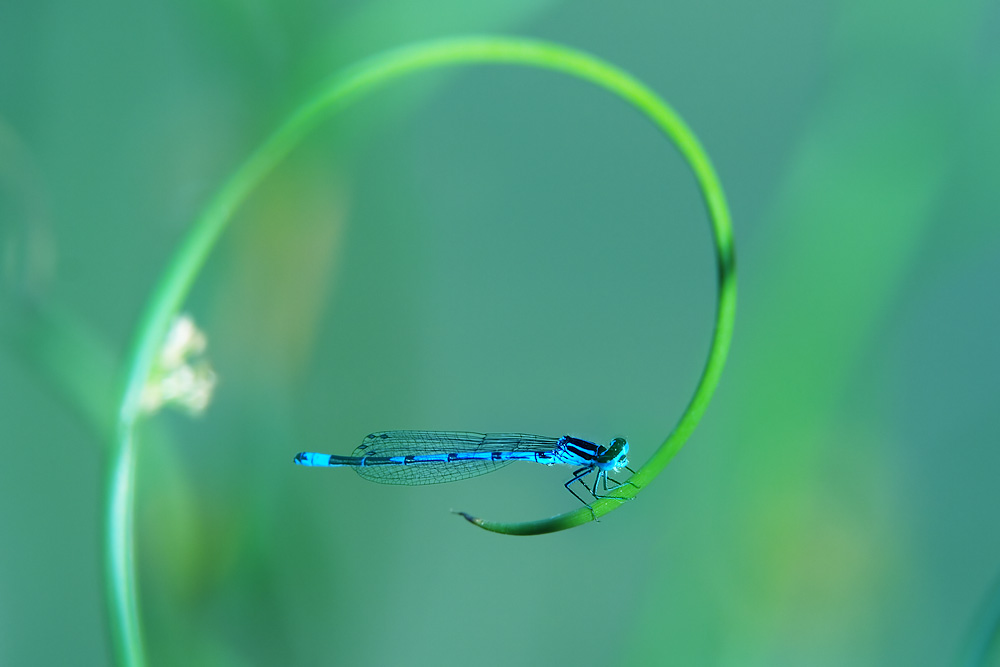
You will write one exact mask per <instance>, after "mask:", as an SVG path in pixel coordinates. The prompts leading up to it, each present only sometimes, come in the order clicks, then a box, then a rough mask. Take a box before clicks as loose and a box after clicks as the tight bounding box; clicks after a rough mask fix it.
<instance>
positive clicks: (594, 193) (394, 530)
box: [0, 0, 1000, 665]
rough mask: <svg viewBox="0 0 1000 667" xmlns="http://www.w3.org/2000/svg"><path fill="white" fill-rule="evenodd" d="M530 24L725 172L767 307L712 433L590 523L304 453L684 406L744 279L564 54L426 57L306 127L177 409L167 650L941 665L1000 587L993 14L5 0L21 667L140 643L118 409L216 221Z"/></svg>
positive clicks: (756, 313) (511, 497)
mask: <svg viewBox="0 0 1000 667" xmlns="http://www.w3.org/2000/svg"><path fill="white" fill-rule="evenodd" d="M470 32H502V33H509V34H518V35H524V36H530V37H537V38H542V39H547V40H554V41H558V42H561V43H565V44H567V45H570V46H573V47H577V48H581V49H583V50H586V51H589V52H591V53H593V54H595V55H597V56H599V57H601V58H604V59H606V60H608V61H610V62H612V63H614V64H616V65H619V66H621V67H623V68H624V69H626V70H628V71H630V72H631V73H632V74H634V75H636V76H637V77H639V78H640V79H642V80H643V81H644V82H646V83H647V84H649V85H650V86H651V87H652V88H653V89H654V90H656V91H658V92H659V93H660V94H661V95H662V96H663V97H664V98H665V99H666V100H667V101H668V102H669V103H671V104H672V105H673V106H674V107H675V108H676V109H677V110H678V111H679V112H680V113H681V114H682V115H683V116H684V117H685V118H686V120H687V121H688V122H689V124H690V125H691V126H692V128H693V129H694V130H695V132H696V133H698V135H699V137H700V138H701V140H702V141H703V143H704V145H705V147H706V148H707V150H708V152H709V154H710V155H711V157H712V159H713V161H714V163H715V165H716V168H717V170H718V172H719V175H720V177H721V179H722V182H723V185H724V186H725V188H726V191H727V196H728V198H729V202H730V206H731V208H732V212H733V218H734V224H735V231H736V240H737V254H738V261H739V279H740V301H739V308H738V316H737V326H736V334H735V339H734V346H733V349H732V352H731V356H730V363H729V366H728V367H727V369H726V372H725V373H724V375H723V380H722V384H721V386H720V389H719V391H718V393H717V394H716V398H715V400H714V401H713V404H712V405H711V406H710V408H709V410H708V413H707V415H706V417H705V419H704V421H703V422H702V425H701V427H700V428H699V429H698V431H697V432H696V433H695V435H694V437H693V438H692V439H691V440H690V442H689V443H688V445H687V447H686V448H685V449H684V450H683V452H682V453H681V455H680V456H679V457H678V458H677V459H676V460H675V461H674V462H673V464H672V465H671V466H670V467H669V468H668V469H667V470H666V472H665V473H664V474H663V475H661V476H660V478H658V479H657V481H656V483H654V484H653V485H651V486H650V487H649V488H647V489H646V490H645V491H644V492H643V493H642V494H640V496H639V498H638V499H637V500H635V501H634V502H632V503H629V504H628V505H627V506H625V507H623V508H622V509H621V510H619V511H616V512H613V513H612V514H610V515H608V516H607V517H606V518H604V519H603V520H602V521H601V522H600V523H597V524H588V525H585V526H583V527H580V528H577V529H574V530H570V531H566V532H562V533H558V534H554V535H548V536H541V537H532V538H513V537H504V536H497V535H493V534H488V533H486V532H483V531H480V530H477V529H475V528H473V527H471V526H469V525H468V524H466V523H465V522H463V521H462V520H461V519H460V518H458V517H456V516H455V515H453V514H450V513H449V510H451V509H461V510H467V511H470V512H472V513H474V514H477V515H479V516H483V517H486V518H490V519H496V520H527V519H534V518H540V517H543V516H548V515H550V514H555V513H558V512H561V511H565V510H568V509H572V508H573V506H574V503H575V502H576V501H575V500H574V499H573V498H572V497H570V496H569V494H567V493H566V492H565V491H564V490H563V489H562V481H564V480H565V479H566V476H565V474H563V473H565V472H566V471H563V470H558V469H548V468H541V467H533V466H527V465H525V466H517V465H515V466H511V467H509V468H506V469H505V470H503V471H501V472H499V473H497V474H495V475H490V476H487V477H481V478H477V479H476V480H474V481H467V482H461V483H456V484H452V485H442V486H436V487H423V488H407V487H386V486H380V485H376V484H371V483H369V482H366V481H364V480H362V479H360V478H358V477H357V476H356V475H353V474H351V473H350V472H348V471H342V470H307V469H302V468H297V467H295V466H293V465H292V464H291V458H292V456H293V455H294V453H295V452H297V451H299V450H300V449H312V450H316V451H325V452H330V453H341V454H344V453H349V452H350V451H351V450H352V449H353V448H354V447H355V446H356V445H357V444H358V443H359V442H360V441H361V439H362V438H363V437H364V435H365V434H367V433H368V432H370V431H373V430H382V429H396V428H418V429H453V430H475V431H526V432H538V433H543V434H552V435H559V434H562V433H565V432H571V433H574V434H577V435H580V436H583V437H588V438H590V439H594V440H599V441H607V440H609V439H610V438H612V437H615V436H617V435H626V436H628V438H629V440H630V442H631V443H632V450H633V452H634V456H633V457H632V459H633V461H635V462H637V463H640V464H641V463H642V462H644V461H645V459H646V458H647V457H648V456H649V454H651V453H652V451H654V450H655V448H656V447H657V445H658V444H659V443H660V442H661V441H662V439H663V438H664V437H665V436H666V434H667V433H668V432H669V430H670V429H671V428H672V426H673V425H674V423H675V421H676V419H677V418H678V416H679V415H680V413H681V411H682V409H683V407H684V405H685V403H686V401H687V400H688V398H689V396H690V394H691V391H692V390H693V387H694V384H695V381H696V379H697V377H698V374H699V372H700V369H701V365H702V363H703V360H704V357H705V354H706V351H707V348H708V337H709V334H710V331H711V325H712V309H713V306H714V299H715V296H714V282H713V281H714V275H715V273H714V271H715V270H714V266H713V260H712V248H711V239H710V235H709V231H708V224H707V220H706V215H705V212H704V210H703V206H702V204H701V201H700V195H699V193H698V191H697V188H696V187H695V184H694V181H693V178H692V177H691V175H690V173H689V170H688V168H687V166H686V165H685V164H684V162H683V161H682V160H681V159H680V158H679V157H678V155H677V154H676V152H675V151H674V150H673V148H672V147H671V146H670V145H669V143H668V142H667V141H666V140H665V139H664V138H663V137H662V136H661V135H659V134H658V132H657V131H655V130H654V129H653V128H652V127H651V125H650V124H649V123H648V121H646V120H645V119H644V118H641V117H640V116H639V115H638V114H636V113H635V111H634V110H632V109H630V108H627V107H626V106H625V105H623V104H622V103H621V102H620V101H619V100H617V99H615V98H612V97H611V96H610V95H608V94H607V93H604V92H602V91H599V90H597V89H596V88H594V87H592V86H589V85H587V84H584V83H582V82H579V81H576V80H571V79H569V78H567V77H565V76H560V75H557V74H553V73H550V72H541V71H536V70H528V69H524V68H514V67H486V66H479V67H469V68H463V69H461V70H453V71H449V72H447V73H437V74H422V75H417V76H414V77H411V78H409V79H407V80H405V81H404V82H402V83H400V84H398V85H394V86H391V87H389V88H388V89H386V90H384V91H381V92H379V93H377V94H375V95H372V96H370V97H367V98H365V99H364V100H363V101H361V102H359V103H358V104H355V105H353V106H352V107H351V108H350V109H348V110H347V111H346V112H344V113H342V114H340V115H338V116H336V117H335V118H334V119H333V120H331V121H330V122H328V123H326V124H325V125H324V126H323V128H322V129H321V130H320V131H319V132H316V133H314V134H312V135H311V136H310V137H308V139H307V141H306V142H305V144H304V146H303V147H302V148H301V149H299V150H297V151H296V152H295V153H293V154H292V156H291V157H290V158H289V159H288V160H286V161H285V162H284V163H283V164H282V166H281V167H280V168H279V169H278V170H277V171H276V172H275V173H273V174H272V175H271V176H270V177H269V178H268V179H267V180H266V181H265V184H264V186H263V187H262V188H260V189H259V190H257V191H256V192H255V193H254V195H253V196H252V198H251V200H250V201H249V202H248V204H247V205H246V206H244V207H243V208H242V209H241V210H240V211H239V213H238V214H237V217H236V219H235V220H234V224H233V226H232V228H231V229H230V231H229V232H227V233H226V235H225V236H224V237H223V239H222V241H221V244H220V246H219V248H218V251H217V252H216V253H215V254H214V255H213V256H212V257H211V259H210V261H209V264H208V266H207V268H206V270H205V271H204V273H203V274H202V276H201V278H200V280H199V282H198V283H197V285H196V286H195V290H194V293H193V296H192V298H191V299H190V301H189V303H188V304H187V307H186V311H187V312H188V313H190V314H191V315H192V316H193V317H194V319H195V320H196V322H197V323H198V325H199V326H200V327H201V328H202V329H203V330H204V331H205V333H206V335H207V339H208V354H207V356H208V358H209V359H210V361H211V363H212V365H213V367H214V369H215V371H216V373H217V374H218V380H219V381H218V386H217V388H216V391H215V394H214V399H213V401H212V404H211V405H210V407H209V409H208V410H207V411H206V412H205V414H203V415H202V416H200V417H197V418H192V417H190V416H188V415H186V414H184V413H182V412H179V411H171V410H165V411H163V412H161V413H160V414H158V415H156V416H155V417H153V418H151V419H149V420H147V421H146V422H144V425H143V429H142V434H141V435H142V437H141V447H140V459H139V470H138V497H137V515H136V533H137V545H136V548H137V559H138V567H139V575H140V582H139V583H140V589H141V600H140V604H141V613H142V624H143V628H144V631H145V634H146V639H147V650H148V657H149V662H150V664H152V665H171V664H186V665H243V664H260V665H268V664H278V663H279V662H280V663H281V664H302V665H308V664H351V665H391V664H410V665H421V664H433V665H467V664H482V665H501V664H504V665H509V664H529V665H540V664H570V663H572V664H583V665H615V664H674V665H847V664H850V665H889V664H893V665H903V664H906V665H924V664H926V665H939V664H949V663H951V662H953V661H954V660H956V659H957V658H958V657H959V656H960V655H961V653H962V651H963V650H964V649H965V648H966V647H967V646H968V645H969V642H970V638H971V637H974V636H975V633H976V627H977V623H980V622H981V621H982V618H983V617H982V610H983V609H984V605H988V599H989V595H990V591H991V589H992V588H993V587H994V585H995V582H996V580H997V577H998V576H1000V530H998V529H997V528H998V526H997V515H998V512H997V509H998V507H1000V448H998V446H997V445H998V444H1000V419H998V417H997V414H996V413H997V407H998V398H1000V382H998V379H997V378H998V377H1000V347H998V343H997V341H998V340H1000V336H998V333H1000V290H998V287H1000V280H998V278H1000V257H998V253H997V251H998V249H1000V226H998V214H997V211H998V210H1000V187H998V180H1000V179H998V177H1000V167H998V164H1000V129H998V119H1000V5H998V4H997V3H996V2H985V1H975V0H969V1H959V2H950V3H948V2H943V1H940V2H917V3H913V2H903V1H902V0H889V1H886V2H879V3H870V2H867V1H864V0H842V1H837V2H834V1H828V2H813V3H801V2H790V1H788V0H779V1H776V2H764V3H735V2H706V3H673V2H653V1H647V2H626V3H607V2H599V1H596V0H587V1H583V2H556V1H554V0H517V1H511V0H506V1H499V0H489V1H484V2H474V3H470V2H457V1H454V0H433V1H427V2H422V3H411V2H403V1H400V0H374V1H368V2H359V1H354V2H339V3H321V2H315V1H313V0H300V1H296V2H284V3H280V2H270V1H268V0H250V1H247V2H214V3H213V2H209V3H205V2H189V1H181V2H171V3H161V2H156V1H155V0H154V1H152V2H145V3H138V4H127V3H114V2H101V1H97V2H88V3H57V2H38V3H27V2H14V1H11V0H7V1H6V2H3V4H2V5H0V62H2V63H3V65H2V67H0V253H2V254H0V269H2V274H0V279H2V288H3V291H2V295H0V296H2V299H0V301H2V304H0V335H2V338H0V344H2V351H0V406H2V407H0V426H2V429H3V430H2V432H3V434H4V435H3V441H4V452H5V457H4V462H3V464H2V465H0V535H2V547H0V664H5V665H8V664H9V665H20V664H78V665H84V664H97V665H100V664H107V663H108V662H110V661H111V660H112V652H111V648H110V647H111V643H110V640H109V632H108V620H107V613H106V609H107V602H106V600H105V597H104V582H103V578H104V577H103V571H104V570H103V554H102V535H103V530H104V529H103V525H102V517H103V514H102V513H103V509H102V503H103V501H104V494H105V482H106V470H105V468H106V464H107V456H108V452H109V449H110V441H111V438H110V435H109V431H108V425H109V423H110V422H111V419H112V418H113V415H114V412H115V405H114V403H115V391H116V386H117V385H116V383H117V382H118V378H119V377H120V374H121V372H122V364H123V360H124V355H125V353H126V351H127V348H128V344H129V341H130V339H131V337H132V335H133V333H134V330H135V327H136V324H137V320H138V317H139V314H140V312H141V311H142V309H143V306H144V303H145V302H146V300H147V299H148V297H149V295H150V292H151V290H152V288H153V285H154V284H155V282H156V280H157V279H158V276H159V275H160V274H161V272H162V271H163V269H164V267H165V265H166V263H167V261H168V259H169V257H170V256H171V254H172V252H173V251H174V250H175V248H176V247H177V245H178V243H179V241H180V240H181V239H182V238H183V234H184V232H185V230H186V229H187V228H188V227H189V226H190V224H191V222H192V220H193V219H194V217H195V216H196V215H197V213H198V211H199V210H200V208H201V207H202V206H203V205H204V204H205V203H206V202H207V200H208V199H209V198H210V197H211V195H212V193H213V192H214V191H215V190H216V189H217V188H218V187H219V186H220V185H221V184H222V183H223V182H224V181H225V179H226V178H227V177H228V175H229V174H230V173H232V171H233V170H234V169H235V167H236V166H237V165H238V164H239V163H240V162H241V161H242V160H243V159H245V157H246V156H247V155H248V154H249V153H250V152H251V151H252V150H253V149H254V148H255V147H256V146H258V145H259V144H260V143H261V141H262V140H263V139H264V138H265V137H266V136H267V135H268V134H269V133H270V132H271V131H272V130H273V129H274V128H276V127H277V126H278V124H279V123H280V122H282V121H283V119H284V118H285V117H286V116H287V114H288V113H289V112H290V111H291V110H292V109H294V108H295V106H296V105H297V104H299V103H300V102H301V101H302V100H303V99H304V98H305V97H306V96H307V95H308V94H309V93H310V92H311V91H313V90H315V89H316V87H317V86H318V85H319V84H320V83H321V82H322V81H324V80H326V79H327V78H328V77H329V76H330V75H332V74H333V73H334V72H336V71H337V70H338V69H339V68H341V67H342V66H344V65H347V64H349V63H352V62H354V61H356V60H358V59H360V58H363V57H365V56H368V55H371V54H374V53H376V52H378V51H381V50H383V49H385V48H390V47H394V46H397V45H400V44H404V43H407V42H410V41H413V40H416V39H423V38H430V37H440V36H446V35H452V34H462V33H470Z"/></svg>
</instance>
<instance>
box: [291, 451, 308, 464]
mask: <svg viewBox="0 0 1000 667" xmlns="http://www.w3.org/2000/svg"><path fill="white" fill-rule="evenodd" d="M294 461H295V463H296V464H297V465H300V466H307V465H309V452H299V453H298V454H296V455H295V459H294Z"/></svg>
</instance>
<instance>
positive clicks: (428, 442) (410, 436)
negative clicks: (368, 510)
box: [295, 431, 634, 505]
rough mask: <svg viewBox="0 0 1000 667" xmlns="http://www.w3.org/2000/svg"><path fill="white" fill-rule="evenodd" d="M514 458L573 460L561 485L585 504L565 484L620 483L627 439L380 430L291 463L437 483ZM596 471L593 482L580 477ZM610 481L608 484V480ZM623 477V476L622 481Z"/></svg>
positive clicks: (378, 478) (385, 480) (393, 480)
mask: <svg viewBox="0 0 1000 667" xmlns="http://www.w3.org/2000/svg"><path fill="white" fill-rule="evenodd" d="M514 461H531V462H534V463H541V464H542V465H554V464H556V463H561V464H564V465H571V466H576V467H577V470H576V471H574V472H573V477H572V479H570V480H569V481H568V482H566V484H565V486H566V489H567V490H568V491H569V492H570V493H572V494H573V495H574V496H576V498H577V499H578V500H579V501H580V502H582V503H583V504H584V505H588V503H587V502H586V501H585V500H584V499H583V498H581V497H580V496H579V495H577V493H576V491H574V490H573V489H572V488H570V485H571V484H573V482H577V481H579V482H580V483H581V484H583V486H584V488H587V490H588V491H589V492H590V495H592V496H594V498H604V497H605V495H600V494H598V490H597V485H598V483H602V484H603V491H604V493H605V494H606V493H607V492H609V491H614V490H615V489H616V488H618V487H619V486H621V483H620V482H617V481H615V480H614V479H611V478H609V477H608V474H609V473H612V472H616V471H618V470H621V469H622V468H624V469H626V470H629V471H630V472H634V471H632V469H631V468H629V467H628V442H627V441H626V440H625V438H615V439H614V440H612V441H611V444H610V445H608V446H607V447H605V446H603V445H598V444H596V443H593V442H590V441H589V440H583V439H581V438H574V437H573V436H569V435H564V436H562V437H561V438H552V437H547V436H540V435H528V434H526V433H489V434H483V433H461V432H457V431H380V432H378V433H372V434H371V435H369V436H368V437H366V438H365V440H364V442H362V443H361V446H360V447H358V448H357V449H355V450H354V453H353V454H352V455H351V456H334V455H330V454H316V453H314V452H300V453H299V454H296V455H295V463H297V464H299V465H303V466H330V467H334V468H337V467H347V468H354V470H355V472H357V473H358V474H359V475H361V476H362V477H364V478H365V479H369V480H371V481H373V482H379V483H381V484H406V485H417V484H440V483H442V482H454V481H457V480H460V479H468V478H469V477H476V476H478V475H485V474H486V473H488V472H493V471H494V470H497V469H499V468H502V467H503V466H505V465H507V464H508V463H513V462H514ZM592 472H596V473H597V476H596V477H595V478H594V484H593V486H591V487H589V488H588V487H587V483H586V481H585V480H584V478H585V477H586V476H587V475H589V474H590V473H592ZM609 479H611V482H612V484H614V485H615V486H613V487H612V488H610V489H609V488H608V480H609ZM626 483H627V482H626Z"/></svg>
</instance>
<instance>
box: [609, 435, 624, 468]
mask: <svg viewBox="0 0 1000 667" xmlns="http://www.w3.org/2000/svg"><path fill="white" fill-rule="evenodd" d="M605 458H606V460H608V461H610V462H611V465H612V467H613V468H614V469H615V470H618V469H619V468H624V467H625V466H627V465H628V440H626V439H625V438H615V439H614V440H612V441H611V445H610V446H609V447H608V451H607V453H606V454H605Z"/></svg>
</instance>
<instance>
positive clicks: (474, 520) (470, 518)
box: [452, 510, 483, 526]
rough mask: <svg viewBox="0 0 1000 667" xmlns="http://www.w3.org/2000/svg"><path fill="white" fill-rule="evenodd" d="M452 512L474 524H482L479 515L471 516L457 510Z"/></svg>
mask: <svg viewBox="0 0 1000 667" xmlns="http://www.w3.org/2000/svg"><path fill="white" fill-rule="evenodd" d="M452 512H453V513H454V514H457V515H459V516H460V517H462V518H464V519H465V520H466V521H468V522H469V523H472V524H475V525H477V526H481V525H483V520H482V519H480V518H479V517H475V516H472V515H471V514H469V513H468V512H459V511H458V510H452Z"/></svg>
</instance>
